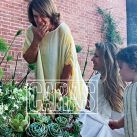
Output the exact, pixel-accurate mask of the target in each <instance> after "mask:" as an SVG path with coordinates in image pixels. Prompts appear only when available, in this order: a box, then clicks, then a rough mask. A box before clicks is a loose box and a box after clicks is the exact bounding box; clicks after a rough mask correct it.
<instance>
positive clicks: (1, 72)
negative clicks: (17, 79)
mask: <svg viewBox="0 0 137 137" xmlns="http://www.w3.org/2000/svg"><path fill="white" fill-rule="evenodd" d="M3 74H4V72H3V69H2V68H0V79H1V78H2V77H3Z"/></svg>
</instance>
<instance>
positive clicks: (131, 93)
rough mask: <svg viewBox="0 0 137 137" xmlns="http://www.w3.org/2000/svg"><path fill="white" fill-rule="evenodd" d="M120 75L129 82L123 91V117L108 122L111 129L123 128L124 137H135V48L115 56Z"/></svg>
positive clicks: (136, 125)
mask: <svg viewBox="0 0 137 137" xmlns="http://www.w3.org/2000/svg"><path fill="white" fill-rule="evenodd" d="M117 60H118V64H119V68H120V75H121V77H122V79H123V80H124V81H126V82H131V84H130V85H128V86H127V87H126V89H125V95H124V114H125V115H124V117H122V118H121V119H120V120H114V121H110V122H109V126H110V128H112V129H118V128H121V127H124V128H125V137H137V46H129V47H126V48H124V49H122V50H121V51H120V52H118V54H117Z"/></svg>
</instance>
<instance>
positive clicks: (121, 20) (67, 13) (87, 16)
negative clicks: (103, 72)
mask: <svg viewBox="0 0 137 137" xmlns="http://www.w3.org/2000/svg"><path fill="white" fill-rule="evenodd" d="M27 3H28V2H27V1H25V0H1V1H0V36H2V37H4V38H5V39H6V40H7V41H8V42H9V43H10V42H11V40H12V39H13V36H14V34H15V33H16V31H17V30H18V29H20V28H22V29H26V28H27V27H28V25H29V23H28V20H27ZM55 3H56V5H57V8H58V10H59V11H60V13H61V15H62V20H63V21H65V22H66V23H67V24H68V25H69V27H70V29H71V31H72V34H73V37H74V40H75V44H79V45H81V46H82V48H83V50H82V52H81V53H79V54H78V58H79V63H80V67H81V70H83V66H84V62H85V58H86V52H87V49H88V46H89V47H90V50H93V49H94V44H95V43H96V42H99V41H100V40H101V30H100V29H101V24H102V18H101V16H100V15H99V14H98V13H97V12H96V8H97V6H99V7H101V8H104V9H108V11H110V12H111V13H112V15H113V16H114V18H115V20H116V22H117V24H118V27H119V30H120V32H121V35H122V38H123V39H124V44H123V45H126V0H120V1H119V0H115V1H113V0H64V1H63V0H55ZM23 39H24V35H22V36H19V37H18V38H17V39H16V41H15V42H14V44H13V47H12V49H11V51H10V54H12V55H13V56H14V59H16V56H17V53H19V62H18V66H17V74H16V79H20V78H22V77H23V76H24V74H25V72H26V71H27V69H26V66H27V64H26V62H25V61H24V60H23V58H22V52H21V49H22V43H23ZM90 60H91V56H89V57H88V66H87V67H86V72H85V73H86V74H85V77H84V78H85V79H88V78H89V77H90V75H91V73H92V62H91V61H90ZM14 65H15V61H12V62H11V63H9V64H8V65H7V67H6V72H5V73H6V74H8V76H10V75H9V74H11V73H12V72H13V70H14ZM31 76H32V77H33V75H31Z"/></svg>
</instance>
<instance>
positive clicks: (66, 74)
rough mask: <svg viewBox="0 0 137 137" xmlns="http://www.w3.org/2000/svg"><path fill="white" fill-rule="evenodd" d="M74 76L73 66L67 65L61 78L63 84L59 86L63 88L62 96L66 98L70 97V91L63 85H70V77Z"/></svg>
mask: <svg viewBox="0 0 137 137" xmlns="http://www.w3.org/2000/svg"><path fill="white" fill-rule="evenodd" d="M71 75H72V66H71V65H65V66H64V68H63V72H62V74H61V77H60V81H61V84H60V85H59V86H60V87H59V88H61V94H62V95H63V96H64V95H68V93H67V92H68V91H67V88H65V87H64V86H63V84H64V83H65V84H67V83H68V80H69V78H70V76H71Z"/></svg>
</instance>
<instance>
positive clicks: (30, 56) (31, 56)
mask: <svg viewBox="0 0 137 137" xmlns="http://www.w3.org/2000/svg"><path fill="white" fill-rule="evenodd" d="M37 55H38V43H37V42H35V41H34V40H33V42H32V43H31V45H30V47H29V48H28V50H27V51H26V52H25V54H24V55H23V58H24V59H25V60H26V61H27V62H28V63H29V64H31V63H35V62H36V60H37Z"/></svg>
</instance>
